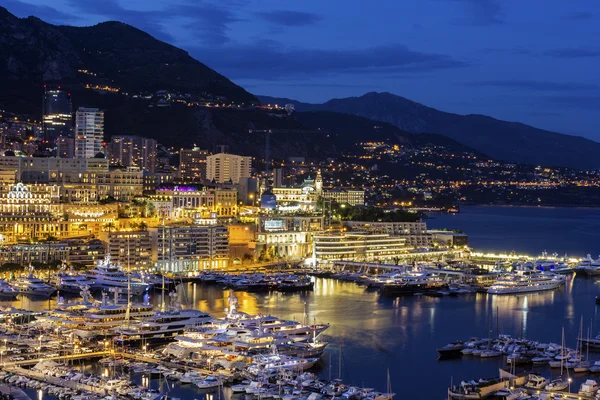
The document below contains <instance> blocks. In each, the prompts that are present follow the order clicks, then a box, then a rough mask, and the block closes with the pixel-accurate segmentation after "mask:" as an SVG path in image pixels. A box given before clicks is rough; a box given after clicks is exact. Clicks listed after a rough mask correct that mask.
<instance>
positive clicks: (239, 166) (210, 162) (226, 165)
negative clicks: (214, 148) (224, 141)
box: [206, 153, 252, 184]
mask: <svg viewBox="0 0 600 400" xmlns="http://www.w3.org/2000/svg"><path fill="white" fill-rule="evenodd" d="M251 166H252V157H249V156H238V155H235V154H227V153H219V154H215V155H212V156H208V157H206V179H208V180H209V181H212V180H214V181H215V182H218V183H224V182H228V181H230V180H231V182H232V183H235V184H238V183H239V182H240V179H243V178H249V177H250V167H251Z"/></svg>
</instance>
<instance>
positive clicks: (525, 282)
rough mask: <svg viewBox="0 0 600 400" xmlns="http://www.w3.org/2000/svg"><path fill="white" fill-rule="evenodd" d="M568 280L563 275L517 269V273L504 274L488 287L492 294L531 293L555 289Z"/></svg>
mask: <svg viewBox="0 0 600 400" xmlns="http://www.w3.org/2000/svg"><path fill="white" fill-rule="evenodd" d="M565 282H566V278H565V277H564V276H562V275H555V274H551V273H545V272H529V271H517V272H516V273H515V274H510V275H504V276H501V277H500V278H498V280H497V281H496V282H495V283H494V284H493V285H492V286H490V287H489V288H488V290H487V292H488V293H490V294H515V293H531V292H540V291H544V290H554V289H557V288H559V287H561V286H562V285H564V284H565Z"/></svg>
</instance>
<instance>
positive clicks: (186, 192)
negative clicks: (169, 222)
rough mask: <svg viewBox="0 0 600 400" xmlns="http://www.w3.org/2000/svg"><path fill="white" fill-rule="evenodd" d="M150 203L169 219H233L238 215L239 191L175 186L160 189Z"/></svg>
mask: <svg viewBox="0 0 600 400" xmlns="http://www.w3.org/2000/svg"><path fill="white" fill-rule="evenodd" d="M149 201H150V202H152V203H153V204H154V207H155V208H156V209H157V210H159V209H160V210H163V211H164V212H165V213H166V214H165V217H167V218H174V219H181V218H192V219H200V218H232V217H236V216H237V215H238V211H239V207H238V204H237V190H235V189H229V188H206V187H205V188H203V189H198V188H196V187H186V186H175V187H174V188H173V189H159V190H157V191H156V195H151V196H149Z"/></svg>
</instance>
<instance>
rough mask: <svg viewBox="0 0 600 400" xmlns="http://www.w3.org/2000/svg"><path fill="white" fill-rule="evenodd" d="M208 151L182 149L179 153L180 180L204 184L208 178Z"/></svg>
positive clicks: (197, 148) (196, 148) (195, 148)
mask: <svg viewBox="0 0 600 400" xmlns="http://www.w3.org/2000/svg"><path fill="white" fill-rule="evenodd" d="M207 156H208V151H206V150H200V148H199V147H194V148H193V149H181V150H180V151H179V178H180V179H181V180H182V181H184V182H202V180H203V179H204V178H205V177H206V157H207Z"/></svg>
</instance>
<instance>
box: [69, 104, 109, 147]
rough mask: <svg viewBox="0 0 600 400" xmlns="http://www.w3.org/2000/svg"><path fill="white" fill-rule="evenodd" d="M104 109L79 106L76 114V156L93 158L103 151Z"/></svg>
mask: <svg viewBox="0 0 600 400" xmlns="http://www.w3.org/2000/svg"><path fill="white" fill-rule="evenodd" d="M103 140H104V111H101V110H99V109H97V108H84V107H79V109H78V110H77V113H76V115H75V158H93V157H94V156H95V155H96V154H98V153H101V152H102V141H103Z"/></svg>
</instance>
